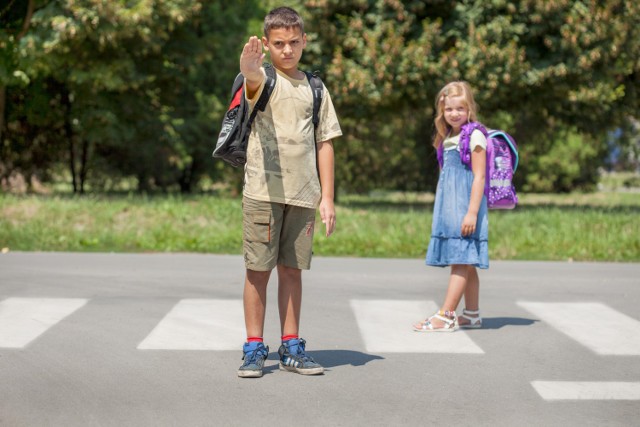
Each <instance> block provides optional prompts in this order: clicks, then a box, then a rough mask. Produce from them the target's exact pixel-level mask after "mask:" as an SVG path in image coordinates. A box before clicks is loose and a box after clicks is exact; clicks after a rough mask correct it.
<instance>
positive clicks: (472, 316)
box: [460, 308, 482, 329]
mask: <svg viewBox="0 0 640 427" xmlns="http://www.w3.org/2000/svg"><path fill="white" fill-rule="evenodd" d="M460 317H464V318H465V319H467V320H468V321H469V323H467V324H464V325H460V327H461V328H464V329H480V328H482V317H480V310H467V309H466V308H465V309H464V310H462V314H461V315H460Z"/></svg>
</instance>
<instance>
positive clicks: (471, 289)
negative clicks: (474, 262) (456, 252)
mask: <svg viewBox="0 0 640 427" xmlns="http://www.w3.org/2000/svg"><path fill="white" fill-rule="evenodd" d="M464 308H465V309H467V310H468V311H477V310H479V308H480V278H479V277H478V270H477V269H476V268H475V267H473V266H469V276H468V277H467V288H466V289H465V291H464ZM469 316H470V317H474V316H473V315H469ZM458 323H459V324H460V326H462V325H468V324H469V323H471V321H470V320H467V319H465V318H464V317H460V318H458Z"/></svg>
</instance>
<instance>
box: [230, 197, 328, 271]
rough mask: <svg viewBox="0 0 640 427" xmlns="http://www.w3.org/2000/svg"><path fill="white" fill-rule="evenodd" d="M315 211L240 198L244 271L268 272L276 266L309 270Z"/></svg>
mask: <svg viewBox="0 0 640 427" xmlns="http://www.w3.org/2000/svg"><path fill="white" fill-rule="evenodd" d="M315 221H316V210H315V209H310V208H303V207H300V206H293V205H285V204H282V203H272V202H263V201H259V200H254V199H250V198H248V197H243V199H242V231H243V233H242V241H243V250H244V263H245V266H246V268H247V269H249V270H254V271H271V270H273V268H275V266H276V265H278V264H281V265H284V266H286V267H291V268H297V269H300V270H308V269H309V268H310V267H311V256H312V250H313V231H314V226H315Z"/></svg>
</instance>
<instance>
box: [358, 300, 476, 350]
mask: <svg viewBox="0 0 640 427" xmlns="http://www.w3.org/2000/svg"><path fill="white" fill-rule="evenodd" d="M351 309H352V310H353V312H354V314H355V317H356V321H357V322H358V328H359V330H360V334H361V336H362V338H363V340H364V343H365V346H366V348H367V351H369V352H371V353H471V354H482V353H484V351H483V350H482V349H481V348H480V347H478V345H477V344H476V343H474V342H473V340H472V339H471V338H470V337H469V336H468V335H467V334H465V333H440V334H427V333H417V332H414V331H413V330H412V329H411V325H412V324H413V323H415V322H417V321H419V320H421V319H423V318H424V316H425V313H435V312H436V311H437V310H438V307H437V305H436V303H435V302H434V301H399V300H351ZM427 335H429V336H428V337H427Z"/></svg>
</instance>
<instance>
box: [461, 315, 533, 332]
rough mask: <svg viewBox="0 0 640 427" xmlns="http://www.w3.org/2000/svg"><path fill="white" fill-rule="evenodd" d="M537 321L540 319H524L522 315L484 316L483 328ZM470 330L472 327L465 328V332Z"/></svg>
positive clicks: (529, 323) (526, 323)
mask: <svg viewBox="0 0 640 427" xmlns="http://www.w3.org/2000/svg"><path fill="white" fill-rule="evenodd" d="M536 322H539V320H535V319H524V318H522V317H483V318H482V329H500V328H502V327H504V326H531V325H533V324H534V323H536ZM482 329H479V330H482ZM469 330H471V329H465V332H466V331H469Z"/></svg>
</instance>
